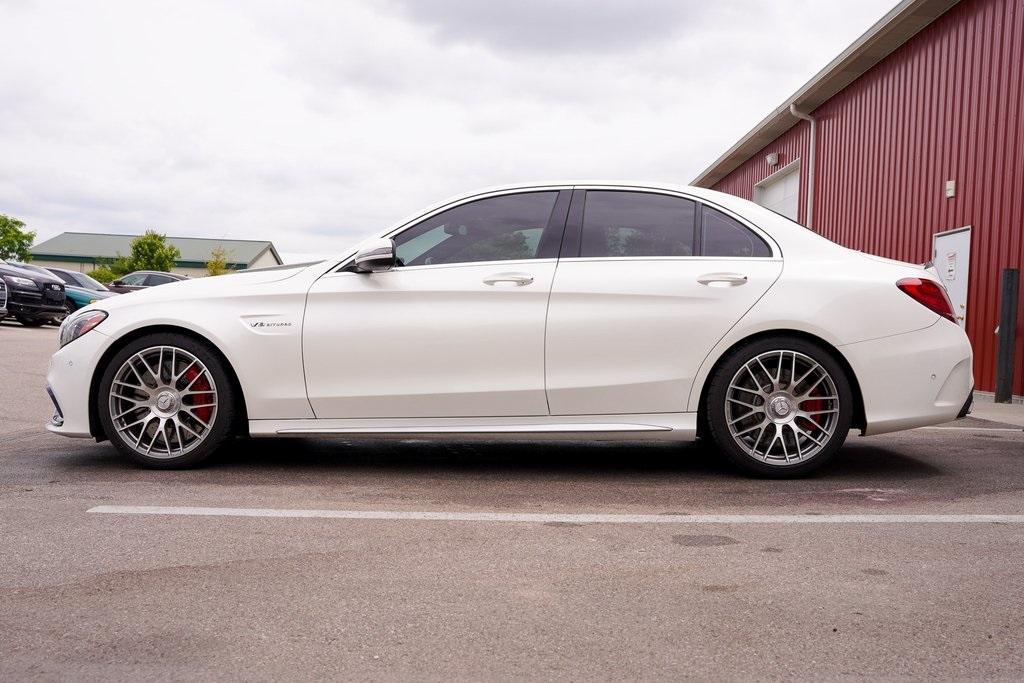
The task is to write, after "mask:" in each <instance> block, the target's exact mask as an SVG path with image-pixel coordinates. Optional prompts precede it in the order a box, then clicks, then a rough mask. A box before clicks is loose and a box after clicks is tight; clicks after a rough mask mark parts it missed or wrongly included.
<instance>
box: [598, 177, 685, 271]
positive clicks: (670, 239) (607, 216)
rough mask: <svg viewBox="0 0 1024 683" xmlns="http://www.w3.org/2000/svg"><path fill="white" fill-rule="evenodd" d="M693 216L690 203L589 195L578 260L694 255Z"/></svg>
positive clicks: (648, 195)
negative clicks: (582, 258)
mask: <svg viewBox="0 0 1024 683" xmlns="http://www.w3.org/2000/svg"><path fill="white" fill-rule="evenodd" d="M695 215H696V206H695V204H694V202H692V201H690V200H689V199H682V198H680V197H671V196H668V195H662V194H652V193H648V192H618V191H607V192H606V191H595V190H588V191H587V199H586V204H585V205H584V209H583V233H582V236H581V242H580V256H583V257H606V256H693V237H694V227H693V226H694V216H695Z"/></svg>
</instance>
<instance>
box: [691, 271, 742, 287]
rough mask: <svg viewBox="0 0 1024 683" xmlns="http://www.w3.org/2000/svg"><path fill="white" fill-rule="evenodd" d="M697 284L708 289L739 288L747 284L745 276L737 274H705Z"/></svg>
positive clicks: (699, 278)
mask: <svg viewBox="0 0 1024 683" xmlns="http://www.w3.org/2000/svg"><path fill="white" fill-rule="evenodd" d="M697 282H699V283H701V284H702V285H707V286H708V287H739V286H740V285H745V284H747V276H746V275H740V274H739V273H705V274H704V275H701V276H700V277H698V278H697Z"/></svg>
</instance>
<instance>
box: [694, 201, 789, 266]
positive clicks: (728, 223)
mask: <svg viewBox="0 0 1024 683" xmlns="http://www.w3.org/2000/svg"><path fill="white" fill-rule="evenodd" d="M701 255H702V256H722V257H725V258H735V257H741V258H743V257H753V256H771V255H772V250H771V249H769V248H768V245H767V244H765V242H764V240H763V239H761V238H760V237H758V236H757V235H755V234H754V233H753V231H751V230H750V229H749V228H747V227H746V226H745V225H743V224H741V223H740V222H739V221H737V220H734V219H732V218H730V217H729V216H726V215H725V214H724V213H722V212H721V211H718V210H716V209H712V208H711V207H710V206H703V207H701Z"/></svg>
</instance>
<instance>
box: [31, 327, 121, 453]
mask: <svg viewBox="0 0 1024 683" xmlns="http://www.w3.org/2000/svg"><path fill="white" fill-rule="evenodd" d="M110 343H111V339H110V337H108V336H107V335H105V334H103V333H102V332H100V331H99V330H92V331H90V332H88V333H87V334H83V335H82V336H81V337H79V338H78V339H76V340H75V341H73V342H71V343H70V344H68V345H67V346H65V347H64V348H62V349H60V350H59V351H57V353H55V354H53V356H52V357H51V358H50V369H49V371H48V372H47V374H46V384H47V391H48V392H49V393H50V397H51V400H52V401H53V404H54V407H55V410H56V411H57V412H55V414H54V418H56V417H57V415H58V413H59V415H60V419H53V418H51V420H50V422H49V423H48V424H47V425H46V429H47V430H48V431H51V432H53V433H54V434H61V435H62V436H74V437H89V436H92V434H91V433H90V431H89V388H90V385H91V384H92V376H93V371H94V370H95V368H96V366H97V363H98V361H99V359H100V357H101V356H102V355H103V352H104V351H106V349H107V348H108V347H109V346H110Z"/></svg>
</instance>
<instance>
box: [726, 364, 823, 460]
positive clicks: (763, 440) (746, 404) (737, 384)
mask: <svg viewBox="0 0 1024 683" xmlns="http://www.w3.org/2000/svg"><path fill="white" fill-rule="evenodd" d="M725 419H726V424H728V426H729V433H730V434H731V435H732V438H733V440H734V441H735V442H736V444H737V445H738V446H739V447H740V448H742V449H743V450H744V451H745V452H746V453H747V455H749V456H751V457H752V458H755V459H757V460H760V461H762V462H764V463H767V464H769V465H777V466H785V465H791V464H795V463H799V462H804V461H806V460H809V459H810V458H813V457H814V456H816V455H817V454H818V453H820V452H821V450H822V449H823V448H824V447H825V446H826V445H827V444H828V443H829V441H831V439H832V436H833V434H834V433H835V430H836V425H837V424H838V423H839V393H838V391H837V389H836V385H835V382H834V381H833V379H832V376H831V375H830V374H829V373H828V370H826V369H825V367H824V366H822V364H821V363H819V362H818V361H816V360H814V359H813V358H811V357H810V356H808V355H806V354H803V353H800V352H799V351H792V350H784V349H779V350H775V351H766V352H765V353H761V354H758V355H757V356H755V357H754V358H751V359H750V360H748V361H747V362H746V363H744V364H743V366H742V367H741V368H740V369H739V370H738V371H737V372H736V374H735V375H734V376H733V378H732V381H730V382H729V388H728V390H727V392H726V399H725Z"/></svg>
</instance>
